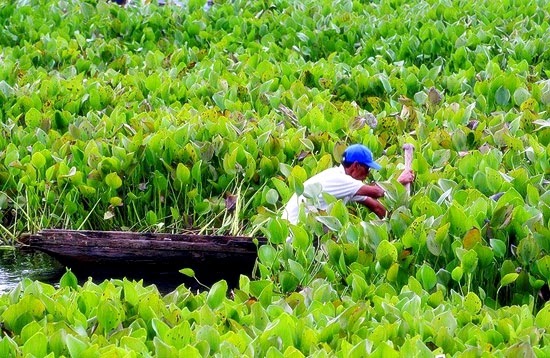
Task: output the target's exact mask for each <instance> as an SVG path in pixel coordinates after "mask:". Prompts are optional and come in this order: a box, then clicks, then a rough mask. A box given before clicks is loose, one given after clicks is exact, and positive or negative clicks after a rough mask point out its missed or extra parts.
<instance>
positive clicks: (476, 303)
mask: <svg viewBox="0 0 550 358" xmlns="http://www.w3.org/2000/svg"><path fill="white" fill-rule="evenodd" d="M481 306H482V303H481V300H480V299H479V297H478V296H477V295H476V294H475V293H473V292H468V294H466V297H464V307H465V308H466V309H467V310H468V311H469V312H470V313H472V314H477V313H478V312H479V311H480V310H481Z"/></svg>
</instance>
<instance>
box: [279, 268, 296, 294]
mask: <svg viewBox="0 0 550 358" xmlns="http://www.w3.org/2000/svg"><path fill="white" fill-rule="evenodd" d="M279 282H280V283H281V290H282V291H283V292H284V293H288V292H293V291H294V290H295V289H296V287H298V284H299V281H298V278H296V276H295V275H294V274H292V273H290V272H288V271H281V272H280V273H279Z"/></svg>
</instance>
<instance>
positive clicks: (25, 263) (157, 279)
mask: <svg viewBox="0 0 550 358" xmlns="http://www.w3.org/2000/svg"><path fill="white" fill-rule="evenodd" d="M182 268H183V267H182ZM192 268H193V269H194V270H195V271H196V272H197V271H199V272H200V271H201V267H192ZM70 269H71V271H72V272H73V273H74V274H75V275H76V277H77V278H78V281H79V283H80V284H83V283H84V282H86V281H87V280H88V279H90V278H91V279H92V281H93V282H95V283H101V282H103V281H104V280H109V279H122V278H124V277H126V278H128V279H133V280H143V284H144V285H155V286H156V287H157V288H158V290H159V291H160V292H161V293H163V294H166V293H169V292H171V291H173V290H174V289H176V288H177V287H178V286H179V285H182V284H184V285H186V286H187V287H189V288H191V289H194V290H204V289H205V288H204V286H201V285H200V284H199V283H198V282H197V280H195V279H194V278H190V277H187V276H185V275H183V274H181V273H180V272H179V271H178V270H172V271H169V272H167V271H156V270H149V271H148V270H132V271H125V270H120V269H119V268H111V267H104V266H102V267H70ZM66 270H67V268H66V267H65V266H64V265H62V264H60V263H59V262H58V261H57V260H55V259H54V258H52V257H50V256H49V255H47V254H45V253H42V252H40V251H35V250H28V249H25V250H21V249H16V248H12V247H6V248H2V247H0V294H2V293H6V292H9V291H10V290H12V289H13V288H14V287H15V286H17V285H18V284H19V283H20V282H21V280H23V279H24V278H29V279H31V280H33V281H34V280H37V281H41V282H44V283H49V284H51V285H53V286H56V287H57V286H58V284H59V280H60V278H61V276H63V274H64V273H65V272H66ZM207 271H208V270H207ZM207 271H206V272H205V270H204V268H203V270H202V273H199V274H197V278H198V279H199V280H200V282H201V283H202V284H204V285H206V286H211V285H212V284H213V283H215V282H217V281H219V280H222V279H224V280H226V281H228V284H229V286H230V287H236V285H237V284H238V277H239V275H240V272H231V271H229V270H225V271H224V272H222V273H220V272H219V271H217V272H213V273H212V274H208V272H207ZM244 274H246V273H244Z"/></svg>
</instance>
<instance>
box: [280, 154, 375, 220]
mask: <svg viewBox="0 0 550 358" xmlns="http://www.w3.org/2000/svg"><path fill="white" fill-rule="evenodd" d="M317 183H318V184H319V185H320V187H317V188H316V187H315V185H316V184H317ZM363 185H364V184H363V182H362V181H360V180H357V179H354V178H352V177H351V176H350V175H347V174H346V172H345V170H344V167H343V166H341V165H340V166H338V167H334V168H329V169H326V170H323V171H322V172H320V173H318V174H316V175H314V176H312V177H311V178H309V179H308V180H306V181H305V182H304V192H306V193H307V192H316V189H317V192H319V194H318V197H317V198H313V199H306V198H305V197H304V195H303V194H302V195H300V196H298V195H296V193H295V194H294V195H292V197H291V198H290V200H289V201H288V203H287V204H286V205H285V208H284V210H283V214H282V218H283V219H287V220H288V221H289V222H290V223H292V224H296V223H297V222H298V214H299V209H300V203H304V208H305V210H306V212H308V211H314V210H315V209H319V210H326V209H327V207H328V204H327V203H326V201H325V200H324V199H323V196H322V194H321V193H323V192H325V193H327V194H330V195H332V196H334V197H335V198H336V199H341V200H343V201H344V203H347V202H349V201H361V200H364V199H365V196H359V195H355V194H356V193H357V191H358V190H359V189H360V188H361V187H362V186H363Z"/></svg>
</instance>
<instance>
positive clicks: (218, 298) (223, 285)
mask: <svg viewBox="0 0 550 358" xmlns="http://www.w3.org/2000/svg"><path fill="white" fill-rule="evenodd" d="M226 295H227V281H225V280H221V281H218V282H216V283H215V284H214V285H213V286H212V288H211V289H210V291H208V295H207V296H206V303H207V304H208V307H210V308H211V309H216V308H218V307H219V306H220V305H221V304H222V302H223V300H224V298H225V296H226Z"/></svg>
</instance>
